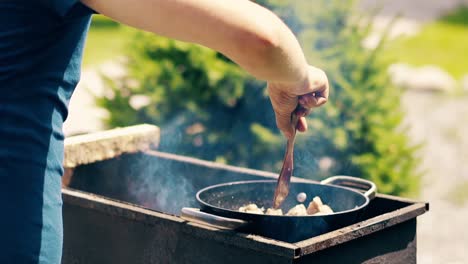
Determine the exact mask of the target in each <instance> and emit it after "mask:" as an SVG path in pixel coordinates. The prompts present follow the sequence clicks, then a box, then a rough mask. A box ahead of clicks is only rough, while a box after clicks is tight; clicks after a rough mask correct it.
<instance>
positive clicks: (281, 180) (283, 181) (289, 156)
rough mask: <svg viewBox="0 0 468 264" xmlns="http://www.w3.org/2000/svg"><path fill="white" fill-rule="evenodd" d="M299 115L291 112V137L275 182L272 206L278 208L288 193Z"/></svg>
mask: <svg viewBox="0 0 468 264" xmlns="http://www.w3.org/2000/svg"><path fill="white" fill-rule="evenodd" d="M298 120H299V117H298V116H297V115H296V114H295V113H293V114H292V115H291V124H292V125H293V126H294V132H293V135H292V137H290V138H289V139H288V142H287V144H286V153H285V154H284V159H283V167H282V168H281V172H280V174H279V177H278V182H277V184H276V189H275V196H274V197H273V208H274V209H278V208H279V207H280V206H281V204H282V203H283V201H284V200H285V199H286V197H287V196H288V194H289V182H290V181H291V176H292V173H293V169H294V141H295V139H296V126H297V121H298Z"/></svg>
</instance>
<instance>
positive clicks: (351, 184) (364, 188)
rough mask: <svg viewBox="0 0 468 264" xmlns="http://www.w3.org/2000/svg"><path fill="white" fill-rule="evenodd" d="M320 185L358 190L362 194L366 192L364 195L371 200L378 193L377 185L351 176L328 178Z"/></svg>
mask: <svg viewBox="0 0 468 264" xmlns="http://www.w3.org/2000/svg"><path fill="white" fill-rule="evenodd" d="M320 183H321V184H331V185H337V186H342V187H348V188H352V189H357V190H359V191H361V192H364V195H365V196H367V197H368V198H369V200H372V199H374V197H375V194H376V192H377V186H376V185H375V183H373V182H371V181H368V180H364V179H361V178H357V177H351V176H344V175H337V176H332V177H329V178H326V179H325V180H323V181H321V182H320Z"/></svg>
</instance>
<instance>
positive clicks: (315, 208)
mask: <svg viewBox="0 0 468 264" xmlns="http://www.w3.org/2000/svg"><path fill="white" fill-rule="evenodd" d="M320 206H323V203H322V199H320V197H318V196H315V197H314V199H312V202H310V203H309V206H308V207H307V214H309V215H313V214H316V213H318V212H319V211H320V209H319V208H320Z"/></svg>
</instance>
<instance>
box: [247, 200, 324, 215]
mask: <svg viewBox="0 0 468 264" xmlns="http://www.w3.org/2000/svg"><path fill="white" fill-rule="evenodd" d="M239 212H243V213H251V214H266V215H283V211H282V210H281V209H273V208H268V209H267V210H266V211H265V209H264V208H263V207H261V208H258V206H257V205H256V204H253V203H252V204H248V205H245V206H242V207H240V208H239ZM332 213H333V210H332V209H331V208H330V206H328V205H326V204H323V202H322V199H320V197H318V196H315V197H314V198H313V199H312V201H311V202H310V203H309V206H308V207H307V208H306V207H305V205H304V204H302V203H301V204H298V205H296V206H294V207H293V208H291V209H289V211H288V212H287V213H286V214H285V215H287V216H307V215H327V214H332Z"/></svg>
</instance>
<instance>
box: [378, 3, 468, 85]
mask: <svg viewBox="0 0 468 264" xmlns="http://www.w3.org/2000/svg"><path fill="white" fill-rule="evenodd" d="M467 47H468V7H462V8H459V9H457V10H455V11H454V12H453V13H451V14H449V15H447V16H445V17H443V18H441V19H439V20H437V21H435V22H432V23H429V24H427V25H424V26H423V27H422V30H421V32H419V33H418V34H417V35H415V36H411V37H401V38H399V39H397V40H395V41H392V42H390V43H389V45H388V49H387V52H388V54H389V55H390V56H391V57H393V58H395V59H396V60H397V61H399V62H405V63H409V64H412V65H415V66H421V65H426V64H433V65H438V66H439V67H441V68H443V69H445V70H446V71H448V72H449V73H450V74H451V75H453V77H455V78H457V79H458V78H461V77H462V76H463V75H465V74H468V60H467V59H465V58H466V52H467Z"/></svg>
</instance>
